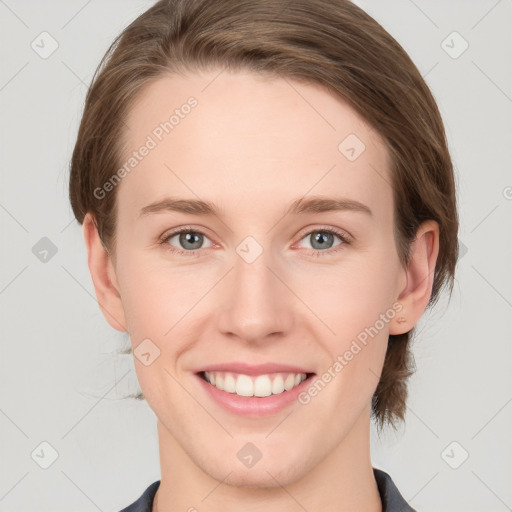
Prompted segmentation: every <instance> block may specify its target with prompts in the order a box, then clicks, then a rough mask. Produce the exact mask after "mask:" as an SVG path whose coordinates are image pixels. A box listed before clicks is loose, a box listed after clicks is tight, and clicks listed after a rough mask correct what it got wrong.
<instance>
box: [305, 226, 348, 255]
mask: <svg viewBox="0 0 512 512" xmlns="http://www.w3.org/2000/svg"><path fill="white" fill-rule="evenodd" d="M336 238H338V239H339V240H341V242H340V243H338V244H336V245H333V243H334V242H335V239H336ZM301 240H306V241H308V242H309V244H310V246H309V247H307V248H308V249H311V250H312V254H314V255H315V256H323V255H329V254H332V253H334V252H337V251H338V250H340V248H342V246H344V245H348V244H349V243H350V240H349V236H348V234H346V233H344V232H343V231H341V230H338V229H335V228H320V229H315V230H313V231H309V232H308V233H306V235H305V236H304V237H302V238H301ZM333 247H335V248H334V249H333Z"/></svg>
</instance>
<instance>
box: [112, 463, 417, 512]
mask: <svg viewBox="0 0 512 512" xmlns="http://www.w3.org/2000/svg"><path fill="white" fill-rule="evenodd" d="M373 474H374V475H375V480H376V481H377V487H378V488H379V494H380V499H381V501H382V512H416V511H415V510H414V509H413V508H411V507H410V506H409V505H408V504H407V502H406V501H405V500H404V498H403V497H402V495H401V494H400V492H399V491H398V489H397V488H396V486H395V484H394V482H393V480H392V479H391V477H390V476H389V475H388V474H387V473H386V472H385V471H382V470H381V469H376V468H373ZM159 485H160V480H157V481H156V482H153V483H152V484H151V485H150V486H149V487H148V488H147V489H146V490H145V491H144V493H143V494H142V495H141V497H140V498H139V499H138V500H137V501H135V502H134V503H132V504H131V505H129V506H128V507H126V508H123V510H121V512H151V510H152V508H153V499H154V497H155V494H156V491H157V489H158V486H159Z"/></svg>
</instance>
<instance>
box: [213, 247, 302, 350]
mask: <svg viewBox="0 0 512 512" xmlns="http://www.w3.org/2000/svg"><path fill="white" fill-rule="evenodd" d="M233 261H234V268H233V269H232V270H231V272H230V273H229V274H228V276H226V279H225V280H224V282H223V283H222V286H221V294H222V297H219V301H220V304H219V306H220V312H219V316H218V328H219V330H220V331H221V332H222V333H223V334H225V335H229V336H232V337H237V338H240V339H241V340H243V341H245V342H246V343H251V344H253V343H261V342H264V341H265V340H268V339H269V338H272V339H273V338H274V337H276V336H283V335H285V334H286V333H288V332H290V330H291V329H292V324H293V318H294V307H296V298H295V297H294V294H293V293H292V291H290V289H289V288H288V287H287V286H286V284H285V283H286V276H285V275H284V274H285V272H284V270H283V268H282V266H279V265H278V264H277V262H276V260H275V259H272V258H271V255H270V254H267V252H266V251H263V253H262V254H260V256H259V257H258V258H256V260H255V261H252V262H250V259H244V257H242V256H239V255H238V254H237V255H235V258H234V260H233Z"/></svg>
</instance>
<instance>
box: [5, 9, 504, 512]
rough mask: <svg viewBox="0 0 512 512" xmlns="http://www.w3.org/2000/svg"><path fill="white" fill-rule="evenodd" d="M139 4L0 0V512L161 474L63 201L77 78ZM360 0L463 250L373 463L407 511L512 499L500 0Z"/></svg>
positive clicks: (71, 499)
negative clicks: (432, 117) (431, 122)
mask: <svg viewBox="0 0 512 512" xmlns="http://www.w3.org/2000/svg"><path fill="white" fill-rule="evenodd" d="M152 3H153V2H149V1H143V0H129V1H128V0H109V1H99V0H89V1H86V0H73V1H69V0H68V1H63V0H61V1H53V2H42V1H35V0H32V1H21V0H18V1H15V0H5V1H3V0H0V25H1V32H0V38H1V40H0V55H1V61H0V62H1V65H0V71H1V77H0V108H1V119H2V131H1V150H2V159H1V163H2V172H1V176H0V179H1V183H0V223H1V233H2V243H1V245H0V258H1V265H0V311H1V315H2V323H1V357H0V379H1V380H0V426H1V430H0V432H1V436H0V443H1V444H0V449H1V455H0V457H1V461H2V463H1V465H0V511H33V510H36V509H37V510H39V511H40V512H45V511H61V510H62V511H64V510H66V511H74V510H76V511H95V510H101V511H118V510H120V509H121V508H122V507H124V506H126V505H128V504H129V503H131V502H132V501H133V500H135V499H136V498H138V497H139V495H140V494H141V493H142V491H143V490H144V489H145V488H146V486H147V485H149V484H150V483H151V482H153V481H155V480H157V479H159V478H160V467H159V458H158V444H157V436H156V418H155V415H154V413H153V412H152V411H151V410H150V409H149V407H148V405H147V404H146V402H136V401H135V400H130V399H126V400H123V399H122V398H123V397H124V396H125V395H127V394H130V393H135V392H136V391H137V390H138V384H137V380H136V376H135V373H134V365H133V360H132V357H133V356H132V355H124V356H118V355H117V350H118V349H120V348H122V347H123V346H126V344H127V343H128V340H127V335H126V334H125V335H123V334H121V333H118V332H117V331H114V330H113V329H112V328H111V327H110V326H109V325H108V324H107V322H106V321H105V319H104V318H103V316H102V314H101V312H100V309H99V306H98V304H97V302H96V299H95V294H94V288H93V285H92V281H91V278H90V274H89V270H88V268H87V260H86V250H85V245H84V242H83V238H82V231H81V227H80V226H79V225H78V224H77V222H76V221H75V220H74V218H73V216H72V212H71V208H70V205H69V202H68V197H67V186H68V181H67V180H68V163H69V159H70V156H71V152H72V149H73V145H74V140H75V137H76V131H77V127H78V122H79V119H80V115H81V109H82V105H83V100H84V96H85V93H86V88H87V84H88V83H89V82H90V80H91V78H92V74H93V71H94V69H95V67H96V65H97V63H98V62H99V60H100V58H101V57H102V56H103V54H104V52H105V51H106V49H107V47H108V45H109V44H110V42H111V41H112V40H113V39H114V37H115V36H116V35H117V34H118V33H119V32H120V31H121V30H122V29H123V28H124V27H125V26H126V25H127V24H128V23H129V22H130V21H131V20H133V19H134V18H135V17H136V16H137V15H138V14H140V13H142V12H143V11H144V10H146V9H147V8H148V7H149V6H150V5H152ZM356 3H357V4H358V5H360V6H361V7H363V8H364V9H365V10H366V11H367V12H368V13H369V14H371V15H372V16H374V17H375V18H376V19H377V20H378V21H379V22H380V23H381V24H382V25H383V26H384V27H385V28H386V29H387V30H388V31H389V32H390V33H391V34H392V35H393V36H394V37H395V38H396V39H397V40H398V41H399V42H400V43H401V44H402V45H403V47H404V48H405V49H406V51H407V52H408V53H409V54H410V56H411V57H412V59H413V60H414V61H415V63H416V64H417V66H418V67H419V69H420V71H421V72H422V74H423V75H424V76H425V78H426V81H427V83H428V84H429V86H430V87H431V89H432V91H433V93H434V96H435V97H436V99H437V101H438V104H439V107H440V110H441V113H442V115H443V117H444V121H445V124H446V129H447V134H448V138H449V143H450V149H451V152H452V156H453V159H454V163H455V166H456V173H457V182H458V200H459V213H460V220H461V227H460V233H459V238H460V241H461V242H462V244H463V252H462V256H461V258H460V261H459V266H458V273H457V279H456V284H455V288H454V292H453V296H452V300H451V302H450V303H449V305H447V299H446V295H445V298H444V299H443V300H441V302H440V304H439V305H438V306H437V307H436V308H435V309H434V310H432V311H431V312H427V313H426V314H425V316H424V317H423V318H422V320H421V322H420V325H419V327H418V330H419V331H421V333H420V334H419V336H418V337H417V341H416V342H415V344H414V353H415V357H416V366H417V371H416V373H415V375H414V376H413V377H412V378H411V379H410V386H409V389H410V398H409V409H408V413H407V419H406V426H405V427H403V428H402V429H401V430H400V431H399V432H398V433H393V431H392V430H389V431H388V432H387V433H386V434H385V435H384V436H383V437H382V438H381V439H378V438H377V436H376V432H375V430H372V463H373V465H374V466H375V467H379V468H381V469H384V470H385V471H387V472H388V473H390V475H391V476H392V478H393V479H394V481H395V483H396V485H397V486H398V488H399V490H400V491H401V493H402V494H403V495H404V497H405V498H406V500H408V501H409V502H410V504H411V505H412V506H413V507H415V508H416V509H418V510H419V511H428V510H436V511H438V512H442V511H466V512H467V511H484V510H485V511H496V512H501V511H505V510H512V486H511V485H510V482H511V481H512V439H511V436H510V432H511V426H512V403H511V402H512V372H511V362H512V343H511V338H512V336H511V334H512V322H511V312H512V272H510V268H511V262H512V242H511V239H512V237H511V234H512V229H511V228H512V172H511V162H512V150H511V146H512V116H511V114H512V69H511V64H510V63H511V62H512V31H511V30H510V26H511V21H512V2H511V0H500V1H496V0H485V1H484V0H482V1H467V0H465V1H462V0H458V1H455V0H451V1H439V0H438V1H427V0H415V1H413V0H394V1H386V2H382V1H377V0H359V1H357V2H356ZM43 31H46V32H48V33H49V34H51V37H52V38H53V39H54V40H56V41H57V43H58V48H57V49H56V51H55V52H54V53H53V54H52V55H50V56H49V57H47V58H42V57H41V56H40V55H39V54H38V53H37V52H36V51H35V50H34V49H33V48H32V47H31V43H32V42H33V41H35V42H36V43H37V42H38V41H39V45H40V46H42V43H41V42H40V41H41V36H40V34H41V32H43ZM453 31H457V32H458V33H459V34H460V35H461V36H462V38H463V39H464V40H465V41H467V43H468V44H469V47H468V48H467V50H466V51H465V52H464V53H462V54H461V55H459V56H457V58H453V56H454V54H458V53H459V52H460V50H461V49H463V45H464V42H463V40H462V39H460V38H458V36H456V35H455V36H453V35H452V36H450V34H452V32H453ZM448 36H450V37H448ZM44 37H47V36H44ZM447 37H448V39H447ZM45 41H46V43H45V45H44V48H45V49H46V50H48V49H49V48H50V42H51V41H50V39H46V40H45ZM443 41H445V43H443ZM40 51H43V48H41V49H40ZM447 52H451V53H452V56H450V55H449V54H448V53H447ZM44 237H46V238H48V239H49V240H50V241H51V244H50V243H49V242H48V240H43V241H41V239H42V238H44ZM52 246H53V251H54V252H55V250H56V251H57V252H56V253H55V254H53V253H52V250H51V247H52ZM34 247H35V249H34ZM44 249H48V250H49V252H48V253H47V255H46V261H41V259H40V258H41V257H42V254H44V253H41V252H40V251H42V250H44ZM454 441H455V442H456V443H457V444H455V445H454V444H451V443H453V442H454ZM42 442H47V443H49V444H50V445H51V447H52V448H51V447H49V446H47V445H41V443H42ZM447 447H448V448H447ZM53 450H55V453H56V454H58V457H57V459H56V460H55V462H53V464H51V465H50V466H49V467H48V468H47V469H43V468H42V467H41V465H45V464H48V463H49V462H51V454H52V453H53ZM466 452H467V454H468V455H469V456H468V458H467V460H465V461H464V462H463V463H462V464H461V461H462V460H463V459H464V456H465V453H466ZM450 464H451V466H458V467H457V468H456V469H454V468H453V467H451V466H450Z"/></svg>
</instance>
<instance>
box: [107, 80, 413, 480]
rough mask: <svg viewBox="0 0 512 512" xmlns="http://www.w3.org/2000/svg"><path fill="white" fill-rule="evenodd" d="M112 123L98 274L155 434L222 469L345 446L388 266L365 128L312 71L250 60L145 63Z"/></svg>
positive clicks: (377, 326)
mask: <svg viewBox="0 0 512 512" xmlns="http://www.w3.org/2000/svg"><path fill="white" fill-rule="evenodd" d="M217 75H218V76H217ZM190 97H194V98H195V101H189V103H188V105H189V107H185V105H187V100H188V99H189V98H190ZM173 113H174V114H175V117H174V119H172V120H171V123H172V127H171V128H169V125H165V124H164V125H161V123H165V121H168V120H169V118H170V116H171V115H173ZM126 125H127V126H128V129H127V130H126V133H125V140H124V148H125V157H126V159H125V161H128V160H129V158H130V157H131V156H133V152H134V151H136V152H138V155H139V157H140V158H139V157H136V158H137V163H136V165H134V166H133V168H131V170H130V171H129V172H127V173H126V175H125V176H124V177H123V179H122V180H121V182H120V183H119V184H118V185H117V190H116V193H117V201H118V203H117V204H118V211H117V214H118V226H117V235H118V241H117V246H116V255H117V260H116V262H115V273H114V274H113V275H114V281H115V286H116V287H117V289H118V290H119V294H120V300H121V302H122V315H123V320H124V323H125V326H126V328H127V330H128V332H129V334H130V337H131V341H132V347H133V350H134V354H135V355H136V359H135V366H136V371H137V377H138V379H139V383H140V386H141V389H142V391H143V393H144V395H145V397H146V399H147V401H148V403H149V405H150V407H151V408H152V409H153V411H154V412H155V414H156V416H157V418H158V421H159V435H160V442H161V443H162V442H164V441H165V442H166V443H167V445H168V446H171V445H173V446H174V447H175V448H176V449H180V450H182V452H183V453H184V454H186V456H187V457H188V458H189V459H190V460H191V461H192V462H193V463H194V464H195V465H196V466H197V467H198V468H200V469H201V470H202V471H204V472H205V473H207V474H208V475H211V476H213V477H214V478H216V479H218V480H223V479H224V478H225V477H226V475H227V474H228V473H230V477H229V481H230V483H232V484H233V485H247V486H258V485H268V486H275V485H276V484H275V481H274V479H273V477H272V476H270V474H272V475H274V476H276V475H280V479H279V481H280V483H281V484H282V485H285V484H286V483H287V482H292V481H296V480H298V479H299V478H300V477H301V476H303V475H305V474H306V473H308V472H309V471H311V470H312V469H313V468H315V466H317V465H318V464H319V463H320V462H321V461H324V460H326V459H327V457H328V456H329V455H331V454H333V453H341V452H340V450H344V453H345V455H346V456H347V457H351V456H352V455H353V454H352V453H351V452H350V448H349V445H348V441H349V440H351V443H352V444H351V446H357V443H356V442H355V440H356V439H362V438H366V436H367V434H368V429H369V426H368V424H369V418H370V417H369V412H370V403H371V397H372V395H373V393H374V391H375V389H376V387H377V384H378V381H379V377H380V373H381V369H382V366H383V362H384V356H385V352H386V347H387V340H388V335H389V334H390V325H391V322H390V319H392V318H393V317H394V316H395V309H393V307H394V305H396V299H397V297H398V296H399V294H400V291H401V290H402V288H403V286H404V284H405V275H404V271H403V269H402V267H401V265H400V263H399V258H398V254H397V252H396V248H395V243H394V238H393V198H392V189H391V187H390V184H389V183H390V176H389V165H390V160H389V155H388V152H387V150H386V148H385V145H384V142H383V141H382V139H381V138H380V137H379V136H378V134H377V133H376V132H375V131H373V130H372V129H371V128H370V127H369V126H368V125H367V124H366V123H365V122H364V121H363V120H362V119H361V118H360V117H359V116H358V115H357V114H356V113H355V111H354V110H352V109H351V108H350V107H349V106H348V105H347V104H345V103H344V102H342V101H341V100H340V99H339V98H337V97H335V96H333V95H332V94H330V93H328V92H327V91H326V90H324V89H323V88H321V87H320V86H317V85H307V84H305V83H299V82H296V81H293V80H288V79H287V80H285V79H282V78H264V77H262V76H258V75H256V74H254V73H250V72H247V73H245V72H244V73H242V72H236V73H235V72H227V71H224V72H222V73H220V75H219V74H218V71H217V72H211V73H202V74H199V73H196V74H190V75H187V76H168V77H163V78H159V79H158V80H156V81H154V82H152V83H151V84H150V85H149V86H147V87H146V89H145V90H144V91H143V92H142V94H141V95H140V96H139V98H138V100H137V102H136V104H135V105H134V106H133V108H132V109H131V111H130V112H129V116H128V118H127V119H126ZM163 127H165V128H166V129H164V128H163ZM347 137H348V138H347ZM363 144H364V146H363ZM143 145H146V147H147V148H149V149H148V150H147V151H144V150H140V148H141V146H143ZM142 153H145V156H142ZM123 163H124V162H123ZM132 163H133V162H132ZM110 193H112V192H110ZM166 199H169V201H171V199H172V200H174V201H177V200H189V201H198V200H201V201H204V202H206V203H208V205H209V206H211V207H212V212H210V213H208V212H207V211H206V209H204V208H203V209H200V208H198V207H192V206H190V205H188V206H187V207H186V208H180V207H179V205H181V206H182V207H183V206H184V205H185V203H183V202H181V203H174V206H172V204H171V202H168V203H167V206H168V208H161V206H162V204H163V203H162V201H165V200H166ZM299 199H302V202H303V208H302V209H301V208H300V207H297V205H296V204H295V202H296V201H297V200H299ZM313 199H316V200H320V201H317V202H316V203H311V200H313ZM326 199H332V200H333V201H331V202H330V203H326V202H323V203H322V202H321V200H326ZM308 201H310V203H307V202H308ZM335 201H338V202H337V203H335ZM155 204H156V205H159V206H154V205H155ZM294 204H295V206H296V208H295V209H294V208H292V206H293V205H294ZM308 204H309V207H308ZM315 204H316V207H315ZM335 204H337V205H338V206H339V208H337V209H332V206H333V205H335ZM150 205H153V206H150ZM343 205H344V207H343ZM177 230H183V232H182V233H181V234H180V233H176V232H177ZM365 329H366V330H365ZM364 333H366V336H365V334H364ZM369 333H371V334H369ZM363 340H365V342H364V341H363ZM356 347H358V348H359V350H358V348H356ZM141 354H145V355H144V356H142V357H140V356H141ZM350 354H351V355H350ZM139 357H140V359H139ZM143 360H144V362H142V361H143ZM236 364H239V365H238V366H236ZM244 364H245V365H248V366H244ZM266 364H268V365H274V366H267V367H263V366H262V367H259V368H258V367H257V365H266ZM233 365H235V366H233ZM276 365H282V366H276ZM214 366H215V368H214ZM208 368H210V369H211V370H212V373H211V376H212V378H213V376H215V377H214V378H215V379H216V380H215V382H217V383H219V385H220V386H221V387H222V386H227V387H228V389H231V388H229V386H234V389H235V391H238V392H239V393H241V394H250V393H251V392H254V388H253V387H252V386H255V388H256V389H258V390H259V391H258V393H259V394H265V393H268V392H269V389H270V390H271V391H272V390H273V391H275V394H272V395H270V396H267V397H264V396H252V397H247V396H245V397H244V396H238V395H237V393H232V392H229V391H226V390H224V391H222V390H221V389H217V388H216V387H215V388H214V386H213V385H212V384H210V383H208V382H206V380H204V379H203V377H202V376H201V374H199V373H198V372H200V371H203V370H205V369H208ZM214 369H216V370H217V371H216V372H214V371H213V370H214ZM226 370H228V372H227V373H226ZM290 373H299V374H300V373H305V374H306V375H307V379H306V380H305V381H303V382H301V383H300V384H299V385H298V386H297V387H293V388H291V389H287V390H285V391H284V392H282V393H281V392H280V391H282V386H283V385H284V384H285V383H286V381H288V387H290V385H291V384H290V383H291V382H292V381H293V384H295V383H296V382H297V381H299V380H301V379H302V378H303V376H300V377H298V378H297V377H289V374H290ZM239 374H243V375H245V377H239ZM263 374H267V375H268V376H269V377H268V379H267V377H265V376H263V377H260V378H259V380H258V382H256V377H258V376H261V375H263ZM329 375H330V378H329ZM279 377H280V378H281V379H282V383H281V381H280V380H279ZM228 381H229V384H228ZM248 389H249V390H251V389H252V391H247V390H248ZM315 390H316V391H315ZM284 397H286V398H284ZM358 436H359V437H358ZM164 438H165V439H164ZM248 443H252V444H248ZM241 450H242V451H241ZM251 456H252V458H253V459H257V458H258V457H259V456H261V459H260V461H259V462H256V463H255V464H254V465H253V467H252V468H251V470H250V471H248V470H247V468H248V467H249V466H248V465H250V464H253V463H252V462H251ZM262 462H263V463H262Z"/></svg>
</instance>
